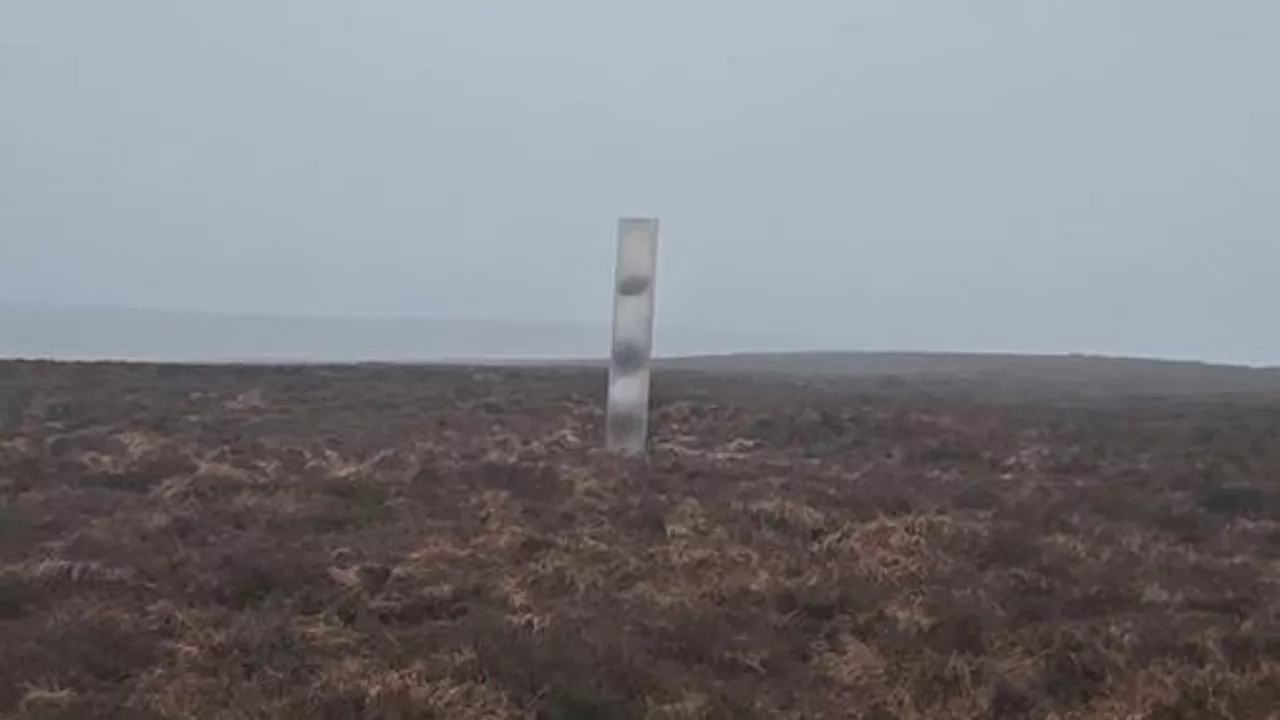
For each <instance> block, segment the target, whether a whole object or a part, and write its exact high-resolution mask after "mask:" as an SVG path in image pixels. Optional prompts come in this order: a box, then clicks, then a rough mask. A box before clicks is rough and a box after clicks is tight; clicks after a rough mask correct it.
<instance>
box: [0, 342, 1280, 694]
mask: <svg viewBox="0 0 1280 720" xmlns="http://www.w3.org/2000/svg"><path fill="white" fill-rule="evenodd" d="M602 384H603V382H602V378H601V377H600V375H599V374H597V373H594V372H591V371H585V370H584V371H551V370H522V371H495V370H483V371H482V370H474V369H473V370H463V369H452V370H451V369H434V370H433V369H420V368H419V369H412V368H320V367H317V368H307V369H301V368H247V367H225V368H201V367H163V366H141V365H139V366H121V365H55V364H45V363H9V364H4V365H0V400H2V401H3V405H0V715H4V716H12V717H19V718H23V717H29V718H88V717H118V718H202V719H206V718H207V719H210V720H216V719H218V718H227V719H231V718H264V719H265V718H316V719H320V720H323V719H324V718H335V719H337V718H343V719H345V718H381V717H386V718H419V717H420V718H432V717H434V718H449V719H460V720H466V719H467V718H564V719H578V718H582V719H585V718H644V719H648V720H659V719H664V720H688V719H693V718H750V717H760V718H826V717H830V718H841V717H849V718H979V717H980V718H1051V717H1056V718H1152V719H1160V720H1174V719H1176V718H1266V717H1277V714H1276V711H1275V710H1273V708H1280V619H1278V618H1277V613H1280V594H1278V587H1277V581H1278V580H1280V565H1278V564H1277V561H1278V558H1280V487H1277V486H1276V484H1275V482H1276V479H1277V473H1278V472H1280V403H1265V402H1261V401H1257V402H1252V403H1250V402H1245V401H1241V400H1232V399H1229V398H1219V399H1201V400H1191V399H1180V400H1177V401H1174V400H1165V401H1157V400H1143V401H1139V400H1133V401H1130V402H1123V403H1121V402H1116V403H1111V404H1110V406H1102V405H1100V404H1097V401H1089V403H1091V404H1082V403H1072V402H1068V401H1062V400H1061V399H1060V400H1059V401H1050V400H1048V399H1045V400H1033V399H1029V398H1004V399H998V398H995V397H991V396H988V397H985V398H984V397H983V396H982V394H981V393H982V391H983V389H982V388H980V387H972V388H968V389H965V388H955V387H952V388H947V389H945V390H943V391H935V392H926V391H925V389H923V388H920V387H914V388H913V387H912V386H906V385H902V384H901V383H899V384H896V385H875V384H867V383H864V384H861V385H853V384H847V385H839V384H837V383H834V382H828V383H826V384H824V385H822V386H818V385H816V384H813V383H810V384H807V385H806V384H805V383H800V382H795V383H783V382H781V381H770V382H765V381H748V380H741V379H740V380H732V381H729V380H722V381H712V380H710V379H707V378H699V377H698V376H695V375H681V374H665V375H662V376H660V377H659V380H658V388H659V391H660V396H659V397H658V398H656V417H655V421H654V426H655V429H656V432H657V438H656V442H655V445H656V447H655V452H654V455H653V458H652V460H651V461H650V462H649V463H648V464H647V465H646V464H634V463H626V462H622V461H619V460H616V459H613V458H610V457H607V456H605V455H603V454H601V453H600V452H599V451H597V450H596V448H597V446H598V445H599V428H600V425H601V420H602V418H601V416H600V411H599V410H598V408H599V406H600V402H599V400H600V398H599V392H600V388H601V387H602Z"/></svg>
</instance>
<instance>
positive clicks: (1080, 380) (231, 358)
mask: <svg viewBox="0 0 1280 720" xmlns="http://www.w3.org/2000/svg"><path fill="white" fill-rule="evenodd" d="M608 335H609V331H608V326H607V325H605V324H603V323H602V324H599V325H590V324H572V323H562V324H550V323H548V324H534V323H517V322H503V321H493V320H424V319H376V318H369V319H366V318H330V317H306V316H264V315H219V314H206V313H188V312H166V311H148V310H141V311H140V310H116V309H108V310H93V309H77V308H70V309H69V308H24V307H12V306H4V305H0V358H48V359H57V360H135V361H157V362H250V363H252V362H319V363H351V362H388V363H416V362H451V363H453V362H465V363H477V364H478V363H503V364H508V363H509V364H520V365H543V364H570V365H577V366H582V365H594V366H600V365H603V363H604V358H605V357H606V356H607V350H608ZM661 338H662V340H661V342H662V344H661V346H660V347H659V348H658V350H659V353H660V354H661V355H662V356H663V358H664V359H661V360H659V361H658V365H659V367H661V368H664V369H674V370H689V371H710V372H717V373H726V374H732V373H745V374H775V375H776V374H783V375H790V376H811V377H828V378H837V377H847V378H875V377H886V378H888V377H913V378H917V379H921V378H927V379H944V380H945V379H951V380H962V381H965V380H983V381H989V382H994V383H999V384H1002V385H1004V386H1008V387H1014V388H1018V387H1023V386H1025V387H1035V386H1045V385H1053V386H1065V387H1076V386H1081V387H1083V386H1087V387H1088V388H1089V389H1092V390H1100V391H1104V392H1117V393H1134V392H1137V393H1143V392H1154V393H1162V394H1164V393H1170V392H1190V393H1204V392H1210V393H1261V394H1267V395H1271V394H1280V368H1250V367H1244V366H1235V365H1222V364H1211V363H1203V362H1193V361H1182V360H1159V359H1142V358H1124V357H1102V356H1088V355H1016V354H1008V353H954V352H835V351H823V352H818V351H808V350H801V349H800V348H803V345H802V344H800V343H798V342H796V341H795V340H794V339H793V338H778V337H774V336H768V335H746V334H734V333H707V332H698V331H691V330H683V329H678V328H677V329H672V328H669V327H664V328H663V331H662V333H661Z"/></svg>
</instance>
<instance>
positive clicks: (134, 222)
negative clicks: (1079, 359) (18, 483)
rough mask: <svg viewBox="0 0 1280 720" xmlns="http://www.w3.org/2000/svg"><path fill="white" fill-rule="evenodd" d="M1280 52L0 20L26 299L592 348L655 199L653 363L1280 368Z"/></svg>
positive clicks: (311, 4)
mask: <svg viewBox="0 0 1280 720" xmlns="http://www.w3.org/2000/svg"><path fill="white" fill-rule="evenodd" d="M1276 68H1280V4H1277V3H1275V2H1273V1H1272V0H1233V2H1230V3H1207V2H1203V1H1202V0H1131V1H1130V2H1125V3H1101V2H1095V3H1085V2H1072V1H1068V0H1040V1H1038V2H1025V1H1023V0H990V1H986V2H976V3H955V2H945V1H944V0H931V1H926V0H921V1H919V2H900V1H898V0H864V1H862V2H846V1H845V0H811V1H809V2H802V3H789V4H784V3H778V2H765V1H764V0H749V1H746V2H744V1H742V0H735V1H734V2H729V1H728V0H704V1H703V2H698V3H689V2H674V1H672V0H649V1H647V2H639V1H635V2H631V1H626V2H620V1H613V2H610V1H608V0H595V1H591V2H588V1H587V0H581V1H578V2H569V1H567V0H544V1H543V2H538V3H528V2H514V1H507V2H496V1H495V2H471V3H429V2H414V1H410V0H379V1H377V2H369V3H353V2H339V1H338V0H266V1H262V2H249V1H248V0H227V1H225V2H183V3H179V2H172V0H121V1H120V2H113V3H89V2H70V1H67V0H40V1H39V2H34V1H32V2H5V3H0V305H7V306H10V308H13V307H18V308H93V309H99V310H101V309H129V308H132V309H152V310H166V311H177V312H200V311H204V312H216V313H223V314H228V313H229V314H240V315H307V316H321V317H333V316H339V317H345V318H383V317H392V318H411V317H416V318H426V319H436V320H441V321H445V320H447V321H449V322H454V323H456V322H461V321H467V320H489V321H501V322H502V323H507V324H508V325H507V326H506V327H510V326H512V325H511V324H514V326H518V327H529V328H537V327H542V326H545V325H548V324H555V325H563V326H572V327H575V328H580V330H575V331H574V332H578V333H579V334H578V335H574V337H575V338H578V339H576V340H573V341H572V342H573V343H576V344H574V349H573V350H572V352H578V347H579V346H580V345H581V346H585V345H589V344H590V342H593V340H587V341H583V340H582V339H581V338H584V337H585V338H596V337H601V335H600V333H599V332H598V328H599V327H600V326H602V325H607V323H608V318H609V313H610V309H609V303H610V298H611V292H612V285H611V272H612V262H613V252H614V246H613V243H614V239H615V238H614V232H615V223H616V220H617V218H618V216H620V215H631V214H638V215H652V216H657V217H659V218H660V219H661V222H662V236H661V248H660V259H659V270H658V282H657V291H658V301H657V302H658V308H657V322H658V338H659V343H660V345H661V343H662V342H663V338H664V333H666V335H665V337H667V339H668V340H667V342H668V343H669V344H670V343H671V342H672V341H671V340H670V338H671V334H672V333H677V332H678V333H685V334H686V336H688V337H693V336H694V335H696V336H697V338H698V341H697V342H693V341H689V342H687V343H684V344H683V345H681V344H680V343H676V345H680V346H681V347H684V346H689V347H690V348H692V347H693V346H695V345H696V346H697V347H696V350H697V351H706V350H714V349H736V348H738V347H739V346H747V345H750V346H752V347H754V348H757V349H758V348H759V346H760V345H761V344H762V343H764V344H768V343H769V342H775V341H776V343H777V344H778V346H779V347H781V346H783V345H785V346H786V347H787V348H788V349H794V348H796V347H813V348H827V349H923V350H949V351H968V350H981V351H1014V352H1046V353H1058V352H1095V353H1109V354H1132V355H1144V356H1165V357H1178V358H1195V359H1206V360H1218V361H1232V362H1245V363H1280V334H1278V333H1277V332H1276V331H1275V318H1277V317H1280V285H1277V284H1276V283H1275V282H1274V280H1273V277H1274V275H1275V273H1276V271H1277V268H1280V203H1277V202H1276V201H1275V200H1276V197H1277V194H1278V193H1280V74H1277V72H1276ZM24 312H25V311H24ZM33 312H34V311H33ZM21 315H22V313H21V312H17V311H8V312H7V314H0V322H3V323H6V324H7V327H6V326H5V325H0V354H3V353H16V352H18V351H19V350H21V351H23V352H27V351H29V350H30V348H32V347H34V348H35V349H36V351H39V349H40V347H48V348H55V346H56V347H62V348H64V350H65V348H66V347H67V343H68V342H71V341H72V340H83V339H84V338H85V337H87V335H86V334H85V331H84V329H83V328H84V327H85V326H84V324H83V323H84V322H86V321H85V320H83V318H81V319H80V320H76V321H75V322H69V323H68V324H66V325H57V324H56V323H54V324H41V323H45V321H44V320H39V319H38V318H40V317H44V318H46V320H47V316H45V315H39V313H36V314H35V315H28V316H25V317H26V319H25V320H18V319H15V318H18V317H19V316H21ZM33 317H35V318H37V319H36V320H33V319H32V318H33ZM6 318H7V320H6ZM33 323H35V324H40V327H39V328H37V329H36V330H32V328H33V327H34V325H33ZM77 323H80V324H77ZM357 324H358V323H357ZM20 325H21V327H22V328H23V329H22V330H21V332H19V329H18V328H19V326H20ZM490 326H493V325H492V323H491V324H490V325H489V326H486V327H490ZM495 327H496V326H495ZM75 328H81V329H80V330H77V329H75ZM581 328H587V329H586V330H582V329H581ZM32 332H35V335H34V336H33V335H31V333H32ZM148 332H162V331H148ZM255 332H256V331H255ZM495 332H497V333H498V334H497V335H495V337H498V336H503V335H502V333H507V335H505V336H504V337H509V336H510V333H509V332H507V331H505V330H504V331H500V332H499V331H495ZM530 332H532V333H533V334H535V335H536V330H532V331H530ZM23 333H26V334H23ZM40 333H44V334H45V335H44V336H41V335H40ZM593 333H594V334H593ZM20 334H21V335H22V338H24V339H23V340H22V343H24V344H22V346H21V347H20V348H19V347H18V345H17V344H15V342H16V341H12V338H14V337H17V336H18V335H20ZM234 334H235V333H234V332H233V333H231V335H234ZM251 334H252V333H250V335H251ZM267 334H268V335H270V334H271V333H267ZM41 337H44V339H43V340H42V339H41ZM168 337H169V339H171V340H172V337H173V336H172V335H170V336H168ZM360 337H362V336H361V335H360V334H359V333H358V332H357V333H355V334H353V335H351V340H350V342H358V341H359V338H360ZM555 337H560V338H563V337H566V336H563V335H557V336H555ZM748 337H749V338H755V341H753V342H746V341H744V340H743V338H748ZM5 338H9V339H10V342H9V343H8V345H7V346H6V345H5ZM548 338H550V336H548ZM762 338H773V339H774V340H769V341H768V342H765V341H764V340H762ZM205 339H206V340H207V338H205ZM108 340H109V339H104V340H101V341H95V342H101V343H103V344H101V345H94V344H93V343H92V342H81V343H80V345H79V346H77V348H76V353H78V354H88V355H93V354H94V353H95V352H98V351H97V350H95V348H97V347H102V348H106V347H107V346H108V345H111V343H110V342H109V341H108ZM331 340H332V338H331ZM199 341H200V338H199V337H193V338H192V339H191V341H190V342H192V343H197V342H199ZM130 342H133V341H132V340H129V339H128V338H125V343H124V344H125V345H128V344H129V343H130ZM139 342H141V341H139ZM243 342H244V343H248V344H252V342H251V341H248V340H243ZM344 342H345V341H344ZM568 342H569V341H567V340H555V339H547V340H546V343H547V345H546V347H541V346H537V347H534V346H532V345H531V346H529V347H526V346H525V345H521V346H520V349H519V350H518V351H519V352H522V353H527V354H535V355H554V354H561V353H562V352H565V351H567V349H568V348H567V346H566V345H565V344H564V343H568ZM41 343H44V345H43V346H42V345H41ZM486 343H487V344H486ZM557 343H559V344H557ZM584 343H585V345H584ZM72 344H74V343H72ZM339 344H341V343H339ZM474 344H475V343H473V345H474ZM601 344H602V345H603V340H602V342H601ZM206 345H207V342H206ZM304 345H305V343H304ZM499 345H500V343H499ZM478 346H483V347H484V348H488V349H487V350H484V352H491V353H495V354H502V353H510V352H516V351H517V350H514V349H513V348H512V346H503V347H498V345H494V344H493V343H492V342H490V340H485V341H484V342H482V343H479V345H477V347H478ZM125 349H126V350H127V349H128V348H125ZM215 350H216V348H213V349H209V350H207V351H206V350H201V351H200V352H203V353H206V354H208V353H213V352H214V351H215ZM50 352H52V351H50ZM67 352H70V351H67ZM101 352H102V353H106V354H110V353H117V352H118V351H117V350H115V349H111V350H108V349H102V350H101ZM239 352H240V349H239V348H228V349H227V350H226V352H225V353H220V354H222V355H223V356H224V357H230V356H232V355H235V354H237V353H239ZM460 352H461V351H460ZM136 354H140V355H145V354H146V351H145V350H141V349H139V350H138V351H137V353H136Z"/></svg>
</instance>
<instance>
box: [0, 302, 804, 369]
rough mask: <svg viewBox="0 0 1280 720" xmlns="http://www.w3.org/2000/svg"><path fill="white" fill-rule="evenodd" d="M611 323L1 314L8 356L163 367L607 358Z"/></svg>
mask: <svg viewBox="0 0 1280 720" xmlns="http://www.w3.org/2000/svg"><path fill="white" fill-rule="evenodd" d="M660 335H661V337H660V338H659V339H658V341H657V342H658V347H657V352H658V353H659V354H663V355H689V354H704V353H725V352H746V351H769V350H802V349H804V345H803V343H801V342H798V341H796V340H795V339H792V338H786V337H781V336H777V335H752V334H745V333H731V332H706V331H699V330H688V329H681V328H670V327H665V328H663V329H662V332H661V333H660ZM609 336H610V328H609V326H608V325H607V324H606V323H601V324H598V325H593V324H586V323H543V324H534V323H520V322H505V321H496V320H460V319H421V318H362V317H347V318H342V317H322V316H276V315H231V314H215V313H196V312H172V311H155V310H125V309H85V308H65V307H63V308H47V307H20V306H13V305H9V306H4V305H0V357H8V358H48V359H59V360H137V361H157V362H318V363H346V362H372V361H377V362H451V361H467V362H471V361H477V362H478V361H516V360H522V361H524V360H531V359H536V360H569V359H582V358H605V357H607V356H608V350H609Z"/></svg>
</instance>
